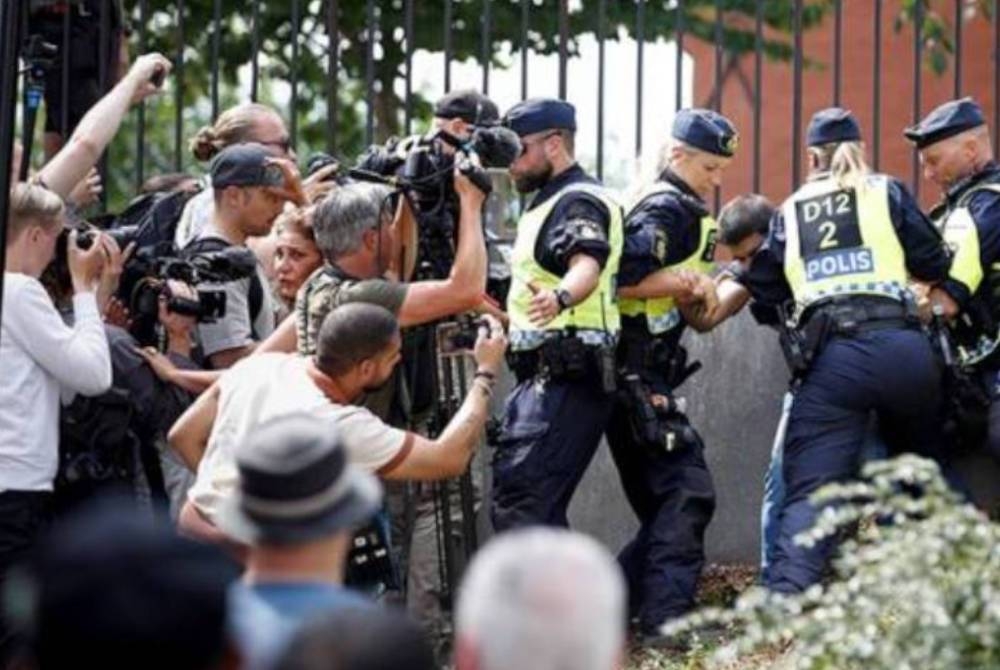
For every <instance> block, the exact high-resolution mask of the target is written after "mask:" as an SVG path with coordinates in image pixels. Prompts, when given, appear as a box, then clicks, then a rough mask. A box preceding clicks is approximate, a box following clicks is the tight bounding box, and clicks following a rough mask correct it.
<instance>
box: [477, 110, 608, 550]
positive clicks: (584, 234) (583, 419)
mask: <svg viewBox="0 0 1000 670" xmlns="http://www.w3.org/2000/svg"><path fill="white" fill-rule="evenodd" d="M504 123H505V124H506V126H507V127H509V128H510V129H511V130H513V131H514V132H516V133H517V134H518V135H519V136H520V137H521V143H522V153H521V155H520V157H518V159H517V160H516V161H514V162H513V163H512V164H511V166H510V175H511V177H512V179H513V180H514V184H515V186H516V187H517V190H518V191H519V192H521V193H530V192H532V191H536V194H535V196H534V197H533V198H532V200H531V202H530V204H529V205H528V206H527V208H526V210H525V211H524V213H523V214H522V216H521V219H520V221H519V223H518V229H517V239H516V240H515V242H514V249H513V254H512V259H511V274H512V278H511V288H510V293H509V295H508V299H507V311H508V315H509V317H510V338H511V349H512V351H513V353H512V355H511V357H510V361H511V365H512V368H513V370H514V373H515V375H516V377H517V386H516V387H515V389H514V391H513V393H512V394H511V396H510V398H509V399H508V401H507V407H506V414H505V418H504V423H503V426H502V431H501V435H500V439H499V440H498V445H497V450H496V453H495V455H494V461H493V500H492V506H491V516H492V520H493V525H494V527H495V528H496V529H497V530H506V529H508V528H514V527H518V526H526V525H532V524H543V525H552V526H566V525H568V522H567V519H566V508H567V506H568V505H569V501H570V498H571V497H572V494H573V490H574V489H575V488H576V485H577V483H578V482H579V481H580V478H581V477H582V476H583V473H584V471H585V470H586V468H587V465H588V464H589V463H590V460H591V458H592V457H593V455H594V452H595V451H596V449H597V446H598V444H599V442H600V439H601V435H602V434H603V433H604V429H605V425H606V423H607V421H608V417H609V416H610V414H611V409H612V403H613V391H614V384H615V379H614V372H615V370H614V346H615V341H616V338H617V334H618V327H619V318H618V307H617V305H616V303H615V275H616V273H617V271H618V258H619V255H620V253H621V245H622V213H621V208H620V206H619V205H618V204H617V203H616V202H615V200H614V199H613V198H612V197H611V196H610V194H609V192H608V191H607V190H605V189H604V188H603V187H602V186H601V185H600V184H599V183H598V182H597V181H596V180H594V179H593V178H591V177H589V176H588V175H587V174H586V173H585V172H584V171H583V168H581V167H580V166H579V165H577V163H576V162H575V160H574V157H573V144H574V135H575V131H576V110H575V109H574V108H573V106H572V105H571V104H569V103H567V102H564V101H561V100H553V99H537V100H526V101H524V102H522V103H519V104H517V105H515V106H514V107H513V108H511V109H510V110H509V111H508V112H507V114H506V115H505V117H504Z"/></svg>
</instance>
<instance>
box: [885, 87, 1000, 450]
mask: <svg viewBox="0 0 1000 670" xmlns="http://www.w3.org/2000/svg"><path fill="white" fill-rule="evenodd" d="M904 134H905V135H906V137H907V139H909V140H910V141H912V142H913V143H914V144H915V145H916V147H917V149H918V150H919V152H920V162H921V164H922V166H923V173H924V177H925V178H926V179H928V180H930V181H932V182H934V183H935V184H936V185H937V186H939V187H940V188H941V190H942V192H943V194H944V198H943V200H942V202H941V203H940V204H938V205H937V206H936V207H935V208H934V209H933V210H931V213H930V217H931V219H932V220H933V221H934V225H935V226H937V228H938V230H940V231H941V234H942V235H943V236H944V238H945V241H947V242H948V244H949V245H950V246H951V247H952V248H953V249H954V250H955V257H954V260H953V261H952V266H951V279H950V280H949V281H947V282H945V283H944V284H943V285H942V286H941V287H939V288H937V289H935V290H933V291H932V292H931V295H930V299H931V302H933V303H935V304H938V305H940V306H941V308H942V313H943V314H944V315H945V316H947V317H950V318H951V330H952V334H953V339H954V341H955V343H956V344H957V345H958V347H959V362H960V363H961V364H962V365H963V366H966V367H967V368H969V369H971V370H973V371H974V373H975V374H974V375H973V376H972V381H973V382H974V383H976V384H978V385H979V388H967V389H965V391H966V392H965V394H963V395H964V397H962V398H961V403H962V405H963V407H962V409H963V410H964V411H968V410H969V409H971V406H974V405H976V404H980V403H981V404H982V405H984V406H985V405H986V404H987V403H988V406H989V407H988V411H989V422H988V429H987V444H988V446H989V449H990V452H991V453H992V455H993V457H994V458H997V459H1000V402H996V400H997V398H998V397H1000V165H998V164H997V163H996V161H995V160H994V156H993V143H992V141H991V139H990V132H989V128H987V126H986V120H985V119H984V118H983V111H982V109H980V107H979V105H978V104H976V102H975V101H974V100H972V99H971V98H962V99H961V100H952V101H950V102H946V103H944V104H943V105H941V106H939V107H937V108H936V109H934V110H933V111H932V112H931V113H930V114H928V115H927V116H926V117H924V118H923V119H922V120H921V121H920V123H918V124H917V125H915V126H913V127H911V128H907V129H906V131H905V132H904ZM954 390H955V391H956V392H957V391H959V390H960V389H958V388H956V389H954ZM977 437H979V436H977Z"/></svg>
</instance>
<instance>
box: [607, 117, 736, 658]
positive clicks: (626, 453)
mask: <svg viewBox="0 0 1000 670" xmlns="http://www.w3.org/2000/svg"><path fill="white" fill-rule="evenodd" d="M671 135H672V140H671V144H670V146H669V147H668V149H667V152H668V153H667V154H666V162H667V165H666V167H665V169H664V170H663V172H662V173H661V174H660V175H659V178H658V179H657V180H656V181H655V182H653V183H652V184H651V185H649V186H647V187H645V188H643V189H642V190H641V191H640V192H639V194H638V195H637V196H636V197H635V198H634V200H633V203H632V204H631V206H630V209H629V212H628V214H627V216H626V217H625V247H624V251H623V252H622V262H621V271H620V274H619V276H620V281H619V284H620V289H619V296H621V298H620V305H619V308H620V310H621V313H622V336H621V341H620V343H619V346H618V361H619V364H620V366H621V368H622V370H623V371H624V374H623V376H622V378H621V383H622V387H623V389H622V390H623V393H621V394H620V396H619V400H618V402H617V403H616V405H615V412H614V414H613V415H612V419H611V424H610V427H609V429H608V444H609V445H610V447H611V455H612V457H613V458H614V461H615V465H616V466H617V468H618V473H619V476H620V477H621V481H622V487H623V488H624V490H625V494H626V497H627V498H628V501H629V504H630V505H631V507H632V510H633V511H634V512H635V514H636V516H637V517H638V518H639V522H640V526H639V530H638V532H637V534H636V536H635V538H634V539H633V540H632V541H631V542H630V543H629V544H628V545H626V547H625V548H624V549H623V550H622V551H621V553H620V554H619V557H618V560H619V562H620V563H621V565H622V568H623V570H624V572H625V575H626V578H627V582H628V585H629V608H630V613H631V615H632V618H634V619H636V620H637V623H638V633H639V635H640V636H642V637H643V638H649V641H650V642H653V643H655V638H656V636H657V635H658V629H659V627H660V626H661V625H662V624H663V623H664V622H665V621H666V620H668V619H672V618H675V617H678V616H681V615H683V614H685V613H686V612H687V611H688V610H690V609H691V607H692V606H693V605H694V595H695V589H696V587H697V582H698V577H699V576H700V574H701V570H702V567H703V565H704V562H705V551H704V537H705V528H706V527H707V526H708V523H709V521H711V519H712V513H713V511H714V510H715V488H714V486H713V484H712V477H711V475H710V474H709V471H708V467H707V466H706V464H705V458H704V453H703V451H704V446H703V444H702V441H701V438H700V436H699V435H698V433H697V432H695V430H694V429H693V428H692V427H691V425H690V424H689V422H688V419H687V417H686V416H685V415H684V413H683V411H682V409H681V408H680V407H678V404H677V403H678V400H677V396H675V395H674V392H675V391H676V389H677V387H678V386H680V384H681V383H682V382H683V381H684V379H685V378H686V377H687V376H688V375H690V374H691V373H692V372H693V371H694V370H695V369H697V368H696V367H695V366H693V365H689V364H688V362H687V352H686V350H685V349H684V347H682V346H681V345H680V338H681V335H682V334H683V332H684V330H685V326H686V325H687V321H686V319H685V315H686V303H688V302H690V301H691V300H692V299H693V298H694V297H695V296H694V294H695V293H696V292H700V291H704V290H707V291H708V292H709V293H710V294H711V293H714V284H713V282H712V279H711V278H710V276H709V275H708V272H709V271H710V270H712V268H713V251H714V248H715V237H716V233H717V226H716V223H715V220H714V219H713V218H712V216H711V215H710V214H709V211H708V205H706V202H705V201H706V199H707V198H708V197H709V196H710V195H711V194H712V191H713V189H714V188H715V187H717V186H719V185H720V184H721V179H722V174H723V172H724V171H725V169H726V167H727V166H728V165H729V163H730V162H731V161H732V157H733V155H734V153H735V151H736V145H737V141H738V140H737V133H736V129H735V128H734V127H733V124H732V123H731V122H730V121H729V120H728V119H726V118H725V117H724V116H722V115H720V114H717V113H716V112H713V111H711V110H707V109H684V110H681V111H679V112H678V113H677V116H676V117H675V119H674V123H673V126H672V129H671Z"/></svg>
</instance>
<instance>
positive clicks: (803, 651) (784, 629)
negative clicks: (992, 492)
mask: <svg viewBox="0 0 1000 670" xmlns="http://www.w3.org/2000/svg"><path fill="white" fill-rule="evenodd" d="M814 500H815V502H816V503H817V504H819V505H821V506H824V509H823V512H822V513H821V515H820V517H819V519H818V521H817V524H816V526H815V527H814V528H813V529H811V530H810V531H807V532H806V533H804V534H803V536H801V537H800V538H798V540H799V541H801V542H803V543H804V544H809V543H812V542H816V541H818V540H820V539H822V538H825V537H830V536H833V535H837V534H842V533H851V532H852V531H853V529H855V528H857V527H858V526H859V524H860V525H861V527H862V528H863V530H861V531H860V532H858V533H856V535H855V537H854V538H853V539H851V540H849V541H847V542H845V543H844V544H843V545H842V546H841V547H840V550H839V553H838V557H837V559H836V560H835V562H834V571H835V577H834V579H833V580H832V581H831V582H830V583H829V584H826V585H817V586H814V587H812V588H810V589H809V590H808V591H806V592H805V593H804V594H802V595H799V596H780V595H772V594H768V593H767V592H765V591H763V590H762V589H754V590H752V591H749V592H747V593H746V594H744V595H743V596H742V597H741V598H740V599H739V600H738V601H737V603H736V606H735V608H733V609H731V610H721V609H713V610H705V611H702V612H699V613H696V614H694V615H692V616H691V617H690V618H689V619H687V620H686V621H683V622H681V623H680V624H678V625H676V626H674V627H673V629H672V631H671V632H672V633H677V632H680V631H690V630H692V629H698V628H699V627H702V626H704V625H705V624H706V623H708V622H712V623H716V624H719V623H721V624H725V625H728V626H736V627H738V628H740V629H742V631H743V635H742V637H741V638H740V639H739V640H738V641H737V642H736V643H734V644H733V645H732V646H730V647H727V648H725V649H723V650H722V651H720V652H719V653H718V655H717V656H718V658H717V660H718V661H725V662H731V661H733V660H734V658H738V657H742V656H743V655H744V654H747V653H749V652H751V651H753V650H759V649H761V648H762V647H763V648H767V647H772V648H773V647H775V646H778V647H782V646H785V645H789V644H790V645H791V647H790V649H789V656H790V659H791V661H792V664H793V665H794V667H796V668H799V669H801V670H833V669H836V670H862V669H864V670H901V669H907V668H912V669H916V668H969V669H972V668H996V667H1000V525H998V524H996V523H992V522H990V520H989V519H988V518H987V517H986V515H985V514H983V513H982V512H981V511H979V510H977V509H976V508H974V507H973V506H972V505H970V504H968V503H965V502H964V501H963V500H962V498H961V497H960V496H959V495H958V494H956V493H955V492H953V491H952V490H951V489H950V488H949V487H948V485H947V484H946V483H945V481H944V480H943V478H942V477H941V473H940V471H939V470H938V468H937V466H936V465H935V464H934V463H932V462H930V461H927V460H924V459H920V458H917V457H915V456H903V457H900V458H898V459H895V460H891V461H878V462H873V463H870V464H868V465H867V466H866V467H865V469H864V473H863V479H862V481H859V482H850V483H845V484H840V485H832V486H828V487H825V488H824V489H822V490H821V491H820V492H819V493H818V494H817V496H816V497H815V498H814ZM782 667H786V666H782ZM787 667H792V665H789V666H787Z"/></svg>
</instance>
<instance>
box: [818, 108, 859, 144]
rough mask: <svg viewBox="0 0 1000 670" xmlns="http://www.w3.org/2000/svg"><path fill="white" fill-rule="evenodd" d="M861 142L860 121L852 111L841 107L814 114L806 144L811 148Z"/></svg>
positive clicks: (822, 110)
mask: <svg viewBox="0 0 1000 670" xmlns="http://www.w3.org/2000/svg"><path fill="white" fill-rule="evenodd" d="M860 141H861V126H859V125H858V120H857V119H855V118H854V115H853V114H851V112H850V111H848V110H846V109H842V108H840V107H827V108H826V109H821V110H819V111H818V112H816V113H815V114H813V117H812V119H810V121H809V128H808V129H807V130H806V144H807V145H809V146H811V147H818V146H821V145H824V144H836V143H838V142H860Z"/></svg>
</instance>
